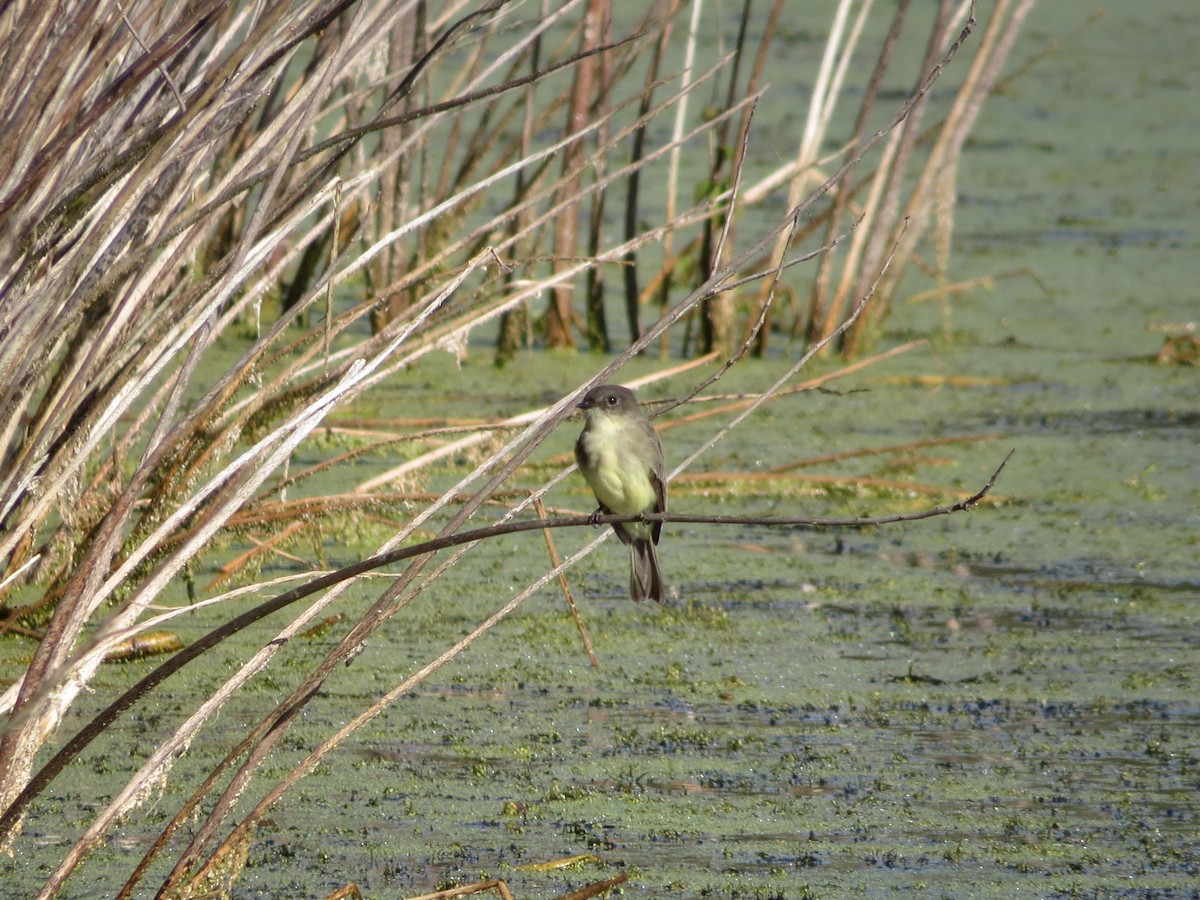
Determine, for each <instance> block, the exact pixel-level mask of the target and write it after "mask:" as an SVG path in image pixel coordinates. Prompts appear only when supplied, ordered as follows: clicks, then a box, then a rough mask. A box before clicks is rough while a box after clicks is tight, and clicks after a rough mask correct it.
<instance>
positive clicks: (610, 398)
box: [608, 394, 617, 406]
mask: <svg viewBox="0 0 1200 900" xmlns="http://www.w3.org/2000/svg"><path fill="white" fill-rule="evenodd" d="M608 405H609V406H616V405H617V395H616V394H609V395H608Z"/></svg>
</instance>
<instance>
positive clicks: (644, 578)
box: [629, 538, 666, 603]
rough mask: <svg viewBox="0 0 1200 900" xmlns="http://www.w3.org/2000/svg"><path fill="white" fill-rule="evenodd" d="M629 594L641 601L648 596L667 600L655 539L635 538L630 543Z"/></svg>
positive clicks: (661, 601)
mask: <svg viewBox="0 0 1200 900" xmlns="http://www.w3.org/2000/svg"><path fill="white" fill-rule="evenodd" d="M629 596H630V597H632V598H633V599H634V600H636V601H637V602H639V603H640V602H641V601H643V600H645V599H646V598H647V597H648V598H650V599H651V600H654V601H655V602H657V603H664V602H666V597H665V595H664V594H663V583H662V572H661V571H659V568H658V553H657V552H655V549H654V542H653V541H649V540H643V539H640V538H635V539H634V540H632V541H630V543H629Z"/></svg>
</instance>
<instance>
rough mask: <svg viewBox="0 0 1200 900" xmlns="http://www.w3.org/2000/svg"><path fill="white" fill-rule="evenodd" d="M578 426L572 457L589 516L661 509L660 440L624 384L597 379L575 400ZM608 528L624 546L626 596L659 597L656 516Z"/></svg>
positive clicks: (663, 485)
mask: <svg viewBox="0 0 1200 900" xmlns="http://www.w3.org/2000/svg"><path fill="white" fill-rule="evenodd" d="M579 409H581V410H583V416H584V426H583V431H581V432H580V433H579V439H578V440H577V441H576V442H575V462H576V463H578V464H579V471H580V472H581V473H582V475H583V477H584V480H585V481H587V483H588V486H589V487H590V488H591V489H592V493H593V494H595V495H596V502H597V503H599V504H600V506H599V508H598V509H597V510H596V511H595V512H594V513H592V517H593V519H595V518H598V517H599V516H602V515H606V514H610V513H615V514H617V515H635V514H638V513H660V512H666V509H667V485H666V477H665V474H664V465H665V463H664V460H663V450H662V444H661V443H660V442H659V440H658V434H657V433H656V432H655V430H654V426H653V425H651V424H650V419H649V418H648V417H647V416H646V414H645V413H644V412H643V411H642V408H641V407H640V406H638V401H637V397H636V396H634V393H633V391H631V390H629V388H626V387H622V386H621V385H616V384H601V385H597V386H596V387H593V388H591V389H590V390H589V391H588V392H587V393H586V394H584V396H583V399H582V400H581V401H580V402H579ZM613 531H615V532H616V533H617V537H619V538H620V539H621V542H622V543H623V544H626V545H628V547H629V596H630V597H631V598H633V600H635V601H638V602H640V601H642V600H645V599H647V598H649V599H652V600H655V601H656V602H658V603H660V604H661V603H664V602H665V599H666V598H665V596H664V594H663V582H662V572H661V570H660V569H659V567H658V553H657V551H656V549H655V547H656V545H657V544H658V536H659V533H660V532H661V531H662V522H661V521H656V522H621V523H619V524H614V525H613Z"/></svg>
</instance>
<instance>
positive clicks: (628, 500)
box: [580, 415, 657, 515]
mask: <svg viewBox="0 0 1200 900" xmlns="http://www.w3.org/2000/svg"><path fill="white" fill-rule="evenodd" d="M623 427H628V426H627V424H626V423H625V422H624V421H623V420H621V419H618V418H614V417H612V416H605V415H599V416H596V417H595V418H594V419H593V420H592V423H591V426H590V427H589V428H588V430H587V431H585V432H584V434H583V435H582V437H581V439H580V440H581V441H582V443H583V450H584V453H585V454H586V455H587V458H588V461H589V463H590V465H589V466H585V467H583V470H582V471H583V477H584V478H585V479H587V483H588V485H589V486H590V487H591V489H592V492H593V493H594V494H595V495H596V499H597V500H599V501H600V502H601V503H603V504H604V505H605V506H607V507H608V508H609V509H611V510H612V511H613V512H614V513H619V514H622V515H632V514H633V513H639V512H644V511H645V510H647V509H650V508H651V507H652V506H653V505H654V503H655V501H656V499H657V495H656V494H655V491H654V483H653V482H652V481H651V480H650V471H649V470H648V469H647V468H646V464H645V463H644V462H643V461H641V460H639V459H637V458H636V457H635V456H632V455H631V454H629V453H628V452H626V449H625V448H626V447H628V444H629V442H628V440H627V439H626V440H622V438H621V431H622V429H623Z"/></svg>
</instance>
